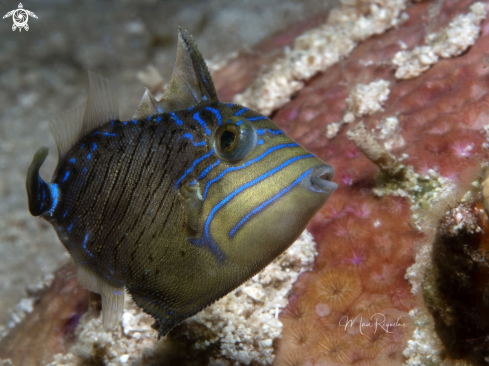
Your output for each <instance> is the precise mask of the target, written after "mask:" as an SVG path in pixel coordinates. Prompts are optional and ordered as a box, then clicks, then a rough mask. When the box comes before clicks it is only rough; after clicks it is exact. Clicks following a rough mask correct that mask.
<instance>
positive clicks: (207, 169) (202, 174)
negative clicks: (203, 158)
mask: <svg viewBox="0 0 489 366" xmlns="http://www.w3.org/2000/svg"><path fill="white" fill-rule="evenodd" d="M220 163H221V160H216V161H215V162H213V163H212V164H210V165H209V166H208V167H207V168H205V169H204V170H203V171H202V173H200V175H199V176H198V177H197V180H201V179H202V178H205V176H206V175H207V174H208V173H209V172H210V171H211V169H212V168H215V167H216V166H218V165H219V164H220Z"/></svg>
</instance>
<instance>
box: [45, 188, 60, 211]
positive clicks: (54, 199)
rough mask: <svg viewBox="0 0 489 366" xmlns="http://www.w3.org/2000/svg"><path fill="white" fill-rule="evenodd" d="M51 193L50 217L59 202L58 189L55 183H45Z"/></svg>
mask: <svg viewBox="0 0 489 366" xmlns="http://www.w3.org/2000/svg"><path fill="white" fill-rule="evenodd" d="M46 184H47V186H48V187H49V191H50V193H51V208H50V209H49V211H48V212H49V214H50V215H52V214H53V212H54V210H55V208H56V206H57V205H58V202H59V187H58V185H57V184H56V183H46Z"/></svg>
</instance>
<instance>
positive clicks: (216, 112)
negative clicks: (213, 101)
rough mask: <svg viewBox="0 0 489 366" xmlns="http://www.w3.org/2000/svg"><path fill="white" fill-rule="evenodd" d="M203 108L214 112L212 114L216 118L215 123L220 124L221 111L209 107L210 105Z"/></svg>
mask: <svg viewBox="0 0 489 366" xmlns="http://www.w3.org/2000/svg"><path fill="white" fill-rule="evenodd" d="M205 110H206V111H210V112H212V113H214V115H215V116H216V118H217V124H218V125H220V124H221V123H222V117H221V113H220V112H219V111H218V110H217V109H214V108H211V107H207V108H206V109H205Z"/></svg>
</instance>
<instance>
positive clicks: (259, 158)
mask: <svg viewBox="0 0 489 366" xmlns="http://www.w3.org/2000/svg"><path fill="white" fill-rule="evenodd" d="M297 146H299V144H297V143H295V142H294V143H291V144H282V145H276V146H273V147H271V148H269V149H268V150H267V151H265V152H264V153H263V154H261V155H258V156H257V157H256V158H254V159H252V160H248V161H247V162H246V163H244V164H243V165H240V166H232V167H229V168H226V169H224V170H223V172H222V173H221V174H219V175H218V176H217V177H215V178H213V179H211V180H210V181H209V182H207V184H206V186H205V190H204V194H203V195H202V200H205V197H206V196H207V191H208V190H209V187H210V186H211V185H212V184H213V183H215V182H217V181H218V180H220V179H221V178H222V177H223V176H224V175H226V174H227V173H229V172H232V171H235V170H240V169H243V168H246V167H248V166H250V165H251V164H253V163H256V162H257V161H260V160H261V159H263V158H264V157H265V156H267V155H268V154H271V153H272V152H274V151H276V150H279V149H282V148H286V147H297Z"/></svg>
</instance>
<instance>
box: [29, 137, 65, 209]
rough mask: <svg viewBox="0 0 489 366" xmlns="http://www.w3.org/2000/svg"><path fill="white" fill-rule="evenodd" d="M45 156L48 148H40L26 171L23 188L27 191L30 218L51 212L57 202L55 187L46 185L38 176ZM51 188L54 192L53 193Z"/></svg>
mask: <svg viewBox="0 0 489 366" xmlns="http://www.w3.org/2000/svg"><path fill="white" fill-rule="evenodd" d="M47 156H48V148H47V147H41V148H40V149H39V150H38V151H37V152H36V153H35V154H34V157H33V158H32V163H31V165H30V166H29V170H28V171H27V177H26V180H25V188H26V190H27V200H28V204H29V211H30V212H31V215H32V216H39V215H42V214H43V213H45V212H49V211H51V212H52V211H53V210H54V208H55V206H56V203H57V201H58V193H57V187H56V185H54V184H49V183H46V182H45V181H43V180H42V178H41V177H40V176H39V168H41V165H42V164H43V163H44V161H45V160H46V157H47ZM53 188H54V191H55V192H53ZM53 193H54V194H53Z"/></svg>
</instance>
